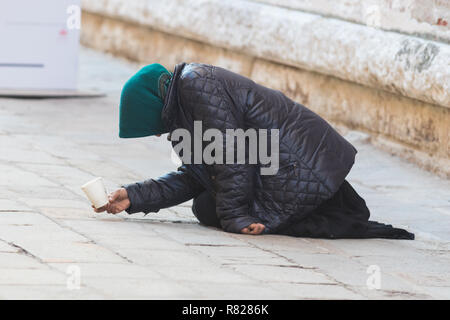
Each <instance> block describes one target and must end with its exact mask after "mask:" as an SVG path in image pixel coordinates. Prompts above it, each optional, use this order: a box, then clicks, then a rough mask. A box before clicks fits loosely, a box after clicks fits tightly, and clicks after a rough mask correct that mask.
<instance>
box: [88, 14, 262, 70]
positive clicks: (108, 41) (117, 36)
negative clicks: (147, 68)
mask: <svg viewBox="0 0 450 320" xmlns="http://www.w3.org/2000/svg"><path fill="white" fill-rule="evenodd" d="M83 28H85V29H86V30H96V31H95V32H91V31H89V32H83V33H82V34H81V42H82V43H85V44H89V45H90V46H94V47H95V46H101V47H102V50H104V51H106V52H110V53H113V54H115V55H119V56H123V57H126V58H128V59H131V60H136V61H139V62H142V63H146V64H149V63H153V62H154V61H158V63H161V64H163V65H164V66H166V67H167V68H169V69H173V68H174V66H175V65H176V64H178V63H180V62H183V61H189V62H190V61H192V62H194V61H197V62H203V63H210V64H217V63H219V64H220V65H221V66H223V67H226V68H229V69H231V70H234V71H235V72H238V73H241V74H250V70H251V63H252V60H253V58H252V57H249V56H246V55H245V54H241V53H237V52H233V51H230V50H227V49H222V48H219V47H214V46H211V45H208V44H205V43H202V42H200V41H193V40H189V39H185V38H181V37H179V36H177V33H174V34H170V33H164V32H160V31H156V30H152V29H147V28H145V29H144V28H141V27H139V26H137V25H135V24H128V23H124V22H121V21H117V20H110V19H103V18H102V17H100V16H97V15H93V14H90V13H88V12H84V13H83Z"/></svg>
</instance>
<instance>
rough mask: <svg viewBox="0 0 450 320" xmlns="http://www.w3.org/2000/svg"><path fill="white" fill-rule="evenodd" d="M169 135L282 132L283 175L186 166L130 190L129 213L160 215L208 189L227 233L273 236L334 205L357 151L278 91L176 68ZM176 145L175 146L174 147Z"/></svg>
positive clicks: (212, 70)
mask: <svg viewBox="0 0 450 320" xmlns="http://www.w3.org/2000/svg"><path fill="white" fill-rule="evenodd" d="M164 102H165V105H164V109H163V113H162V118H163V121H164V124H165V126H166V127H167V129H168V130H169V131H170V132H172V131H173V130H174V129H176V128H185V129H187V130H189V131H190V132H193V121H195V120H201V121H202V123H203V130H206V129H208V128H217V129H219V130H221V131H222V132H225V129H227V128H228V129H236V128H242V129H244V130H246V129H248V128H255V129H258V128H264V129H273V128H276V129H279V152H280V157H279V171H278V173H277V174H275V175H260V170H259V169H260V168H259V165H255V164H233V165H229V164H213V165H206V164H192V165H191V164H184V165H183V166H182V167H181V168H179V170H178V171H176V172H172V173H169V174H167V175H165V176H163V177H160V178H158V179H150V180H147V181H144V182H138V183H134V184H131V185H128V186H126V189H127V192H128V195H129V198H130V201H131V207H130V208H129V209H128V210H127V212H128V213H135V212H145V213H148V212H157V211H158V210H159V209H161V208H166V207H170V206H174V205H177V204H179V203H182V202H184V201H187V200H189V199H192V198H193V197H196V196H197V195H198V194H200V193H201V192H203V191H204V190H205V189H206V190H209V191H210V192H211V194H212V195H214V197H215V199H216V212H217V215H218V217H219V219H220V221H221V225H222V227H223V229H224V230H225V231H229V232H236V233H238V232H240V230H241V229H242V228H244V227H246V226H248V225H249V224H251V223H255V222H259V223H262V224H264V225H265V226H266V229H265V230H264V233H276V232H277V230H279V229H280V228H283V227H285V226H286V225H287V224H288V223H289V221H290V220H291V218H292V219H295V220H298V219H301V218H302V217H306V216H307V215H308V214H309V213H310V212H311V211H312V210H313V209H315V208H316V207H317V206H319V205H320V204H321V203H322V202H324V201H325V200H327V199H329V198H330V197H331V196H332V195H333V194H334V193H335V192H336V191H337V190H338V188H339V186H340V185H341V184H342V182H343V181H344V178H345V177H346V175H347V174H348V172H349V171H350V169H351V167H352V165H353V163H354V160H355V154H356V149H355V148H354V147H353V146H352V145H351V144H350V143H349V142H347V141H346V140H345V139H344V138H343V137H342V136H341V135H339V134H338V133H337V132H336V131H335V130H334V129H333V128H332V127H331V126H330V125H329V124H328V123H327V122H326V121H325V120H323V119H322V118H321V117H319V116H318V115H317V114H315V113H314V112H312V111H311V110H309V109H307V108H306V107H304V106H303V105H301V104H299V103H296V102H294V101H292V100H290V99H289V98H287V97H286V96H285V95H284V94H283V93H281V92H280V91H276V90H272V89H269V88H266V87H263V86H261V85H258V84H256V83H255V82H253V81H252V80H250V79H247V78H245V77H243V76H240V75H238V74H236V73H233V72H230V71H228V70H225V69H222V68H219V67H215V66H210V65H205V64H194V63H192V64H185V63H182V64H179V65H177V66H176V67H175V70H174V75H173V79H172V81H171V83H170V86H169V88H168V92H167V95H166V97H165V101H164ZM174 144H175V143H174Z"/></svg>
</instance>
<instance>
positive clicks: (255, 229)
mask: <svg viewBox="0 0 450 320" xmlns="http://www.w3.org/2000/svg"><path fill="white" fill-rule="evenodd" d="M265 228H266V227H265V226H264V225H263V224H261V223H252V224H251V225H249V226H248V227H247V228H244V229H242V230H241V233H244V234H254V235H257V234H261V233H262V232H263V231H264V229H265Z"/></svg>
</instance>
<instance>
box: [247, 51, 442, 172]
mask: <svg viewBox="0 0 450 320" xmlns="http://www.w3.org/2000/svg"><path fill="white" fill-rule="evenodd" d="M251 76H252V78H253V79H254V80H255V81H256V82H258V83H261V84H263V85H266V86H268V87H271V88H274V89H277V90H280V91H282V92H284V93H286V94H287V95H288V96H290V97H291V98H292V99H294V100H295V101H298V102H300V103H302V104H304V105H306V106H308V107H310V108H311V109H312V110H313V111H315V112H317V113H318V114H320V115H321V116H323V117H325V118H326V119H328V120H330V121H333V122H336V123H345V124H346V125H347V126H349V127H351V128H356V129H359V128H363V129H366V130H369V131H371V133H372V137H371V139H372V140H374V141H378V144H379V145H381V146H383V147H384V148H385V149H388V150H394V151H395V150H398V148H399V146H402V145H403V150H405V149H407V150H409V152H407V153H404V152H402V153H400V152H398V153H400V154H402V155H403V156H404V157H405V158H408V159H409V160H412V161H414V162H416V163H419V164H421V165H422V166H424V167H427V168H428V169H431V170H432V171H435V172H438V173H441V174H442V175H450V169H449V168H450V147H449V146H450V135H449V125H448V124H449V123H450V109H448V108H443V107H438V106H436V105H433V104H427V103H424V102H420V101H417V100H413V99H409V98H405V97H401V96H398V95H394V94H391V93H388V92H384V91H380V90H373V89H371V88H368V87H363V86H360V85H357V84H355V83H352V82H347V81H342V80H340V79H336V78H334V77H328V76H324V75H321V74H318V73H312V72H308V71H303V70H300V69H294V68H290V67H285V66H281V65H279V64H274V63H270V62H267V61H264V60H259V59H258V60H256V61H255V64H254V67H253V72H252V75H251ZM383 137H384V141H383V140H382V139H383ZM386 138H388V139H386ZM389 139H390V140H389ZM392 140H393V141H397V143H393V142H392Z"/></svg>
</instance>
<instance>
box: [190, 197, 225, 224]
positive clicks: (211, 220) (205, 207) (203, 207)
mask: <svg viewBox="0 0 450 320" xmlns="http://www.w3.org/2000/svg"><path fill="white" fill-rule="evenodd" d="M192 212H193V213H194V215H195V216H196V217H197V219H198V221H200V223H201V224H204V225H206V226H210V227H216V228H221V226H220V221H219V219H218V218H217V215H216V200H215V199H214V197H213V196H212V195H211V194H209V192H208V191H203V192H202V193H201V194H200V195H199V196H197V197H196V198H194V202H193V204H192Z"/></svg>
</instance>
